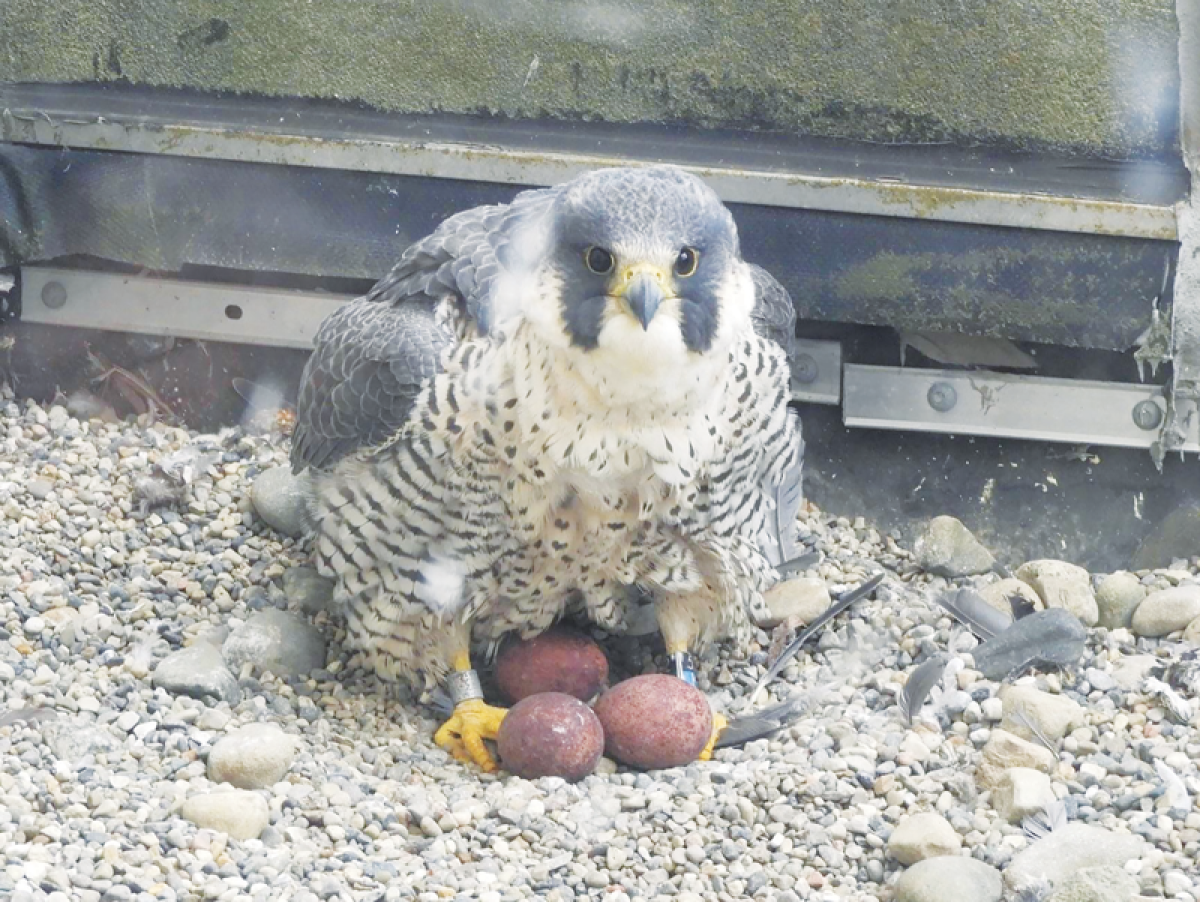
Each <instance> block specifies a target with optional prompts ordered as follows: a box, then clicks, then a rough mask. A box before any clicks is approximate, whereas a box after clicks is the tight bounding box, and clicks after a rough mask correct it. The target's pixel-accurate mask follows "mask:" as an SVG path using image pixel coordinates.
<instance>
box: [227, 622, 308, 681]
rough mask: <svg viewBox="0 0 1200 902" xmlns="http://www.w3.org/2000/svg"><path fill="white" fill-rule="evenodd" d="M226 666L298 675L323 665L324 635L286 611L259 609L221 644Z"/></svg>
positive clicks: (236, 668)
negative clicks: (249, 666)
mask: <svg viewBox="0 0 1200 902" xmlns="http://www.w3.org/2000/svg"><path fill="white" fill-rule="evenodd" d="M221 654H223V655H224V656H225V660H226V661H227V662H228V663H229V666H230V667H232V668H234V669H235V670H238V671H240V670H241V669H242V667H243V666H244V665H245V664H252V665H253V666H254V667H255V668H257V669H258V670H260V671H264V670H269V671H270V672H271V673H273V674H275V675H276V676H300V675H302V674H306V673H309V672H311V671H313V670H319V669H320V668H322V667H324V666H325V637H324V636H322V635H321V631H320V630H318V629H317V628H316V627H315V626H313V625H312V624H311V623H309V622H308V621H306V620H303V619H302V618H300V617H297V616H296V615H295V614H292V613H289V612H288V611H280V610H278V609H275V608H272V609H270V610H266V611H259V612H258V613H257V614H254V615H253V616H252V617H251V618H250V619H249V620H247V621H246V622H245V623H243V624H242V625H241V626H239V627H238V628H237V629H235V630H234V631H233V632H232V633H230V634H229V636H228V638H226V639H225V641H224V643H222V645H221Z"/></svg>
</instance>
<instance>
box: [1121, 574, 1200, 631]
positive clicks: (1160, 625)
mask: <svg viewBox="0 0 1200 902" xmlns="http://www.w3.org/2000/svg"><path fill="white" fill-rule="evenodd" d="M1197 617H1200V586H1196V585H1188V586H1173V587H1172V588H1170V589H1159V590H1158V591H1157V592H1151V593H1150V594H1149V595H1147V596H1146V597H1145V599H1144V600H1143V601H1142V603H1141V604H1139V605H1138V606H1137V609H1136V610H1135V611H1134V612H1133V620H1132V626H1133V631H1134V632H1135V633H1137V634H1138V635H1139V636H1151V637H1153V636H1165V635H1167V633H1173V632H1175V630H1181V629H1183V628H1184V627H1186V626H1187V625H1188V624H1189V623H1191V622H1192V621H1193V620H1195V619H1196V618H1197Z"/></svg>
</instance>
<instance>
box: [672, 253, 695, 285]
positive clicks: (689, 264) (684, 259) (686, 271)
mask: <svg viewBox="0 0 1200 902" xmlns="http://www.w3.org/2000/svg"><path fill="white" fill-rule="evenodd" d="M699 265H700V252H699V251H698V250H696V249H695V248H694V247H685V248H684V249H683V250H681V251H680V252H679V256H678V257H676V258H675V275H677V276H679V277H680V278H681V279H686V278H687V277H688V276H690V275H691V274H692V273H694V272H695V271H696V267H697V266H699Z"/></svg>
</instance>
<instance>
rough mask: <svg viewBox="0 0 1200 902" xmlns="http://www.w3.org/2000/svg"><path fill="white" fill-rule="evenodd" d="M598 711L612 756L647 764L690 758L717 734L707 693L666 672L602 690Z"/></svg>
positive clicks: (685, 761)
mask: <svg viewBox="0 0 1200 902" xmlns="http://www.w3.org/2000/svg"><path fill="white" fill-rule="evenodd" d="M596 716H597V717H598V718H599V719H600V723H601V725H602V726H603V727H604V744H605V749H606V750H607V752H608V755H609V757H611V758H616V759H617V760H618V761H620V762H622V763H623V764H628V765H629V766H631V767H640V768H643V769H646V770H657V769H659V768H663V767H678V766H679V765H682V764H690V763H691V762H693V761H695V760H696V758H697V757H699V755H700V752H701V751H703V750H704V746H705V745H707V744H708V740H709V739H710V738H711V737H712V728H713V717H712V708H710V707H709V704H708V699H707V698H705V697H704V693H703V692H701V691H700V690H699V689H697V688H696V687H695V686H691V685H689V684H687V683H685V682H684V681H683V680H681V679H679V678H678V677H673V676H667V675H666V674H649V675H647V676H637V677H633V678H632V679H628V680H625V682H623V683H618V684H617V685H616V686H613V687H612V688H611V689H609V690H608V691H607V692H605V693H604V694H603V695H602V696H600V700H599V701H598V702H596Z"/></svg>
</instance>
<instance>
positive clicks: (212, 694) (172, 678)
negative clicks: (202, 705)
mask: <svg viewBox="0 0 1200 902" xmlns="http://www.w3.org/2000/svg"><path fill="white" fill-rule="evenodd" d="M152 679H153V682H154V685H155V686H158V687H160V688H162V689H165V690H167V692H170V693H172V694H173V695H188V696H191V697H192V698H201V699H203V698H217V699H222V700H223V701H227V702H229V703H230V704H237V703H238V702H239V701H240V700H241V697H242V692H241V690H240V689H239V688H238V682H237V677H235V676H234V675H233V673H232V672H231V671H230V670H229V668H228V667H226V666H225V659H224V658H222V657H221V650H220V649H219V648H216V647H215V646H213V645H211V644H209V643H208V642H204V641H197V642H196V644H195V645H189V646H188V647H187V648H181V649H179V651H174V652H171V654H169V655H167V656H166V657H165V658H163V659H162V660H161V661H159V662H158V666H157V667H155V668H154V676H153V678H152Z"/></svg>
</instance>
